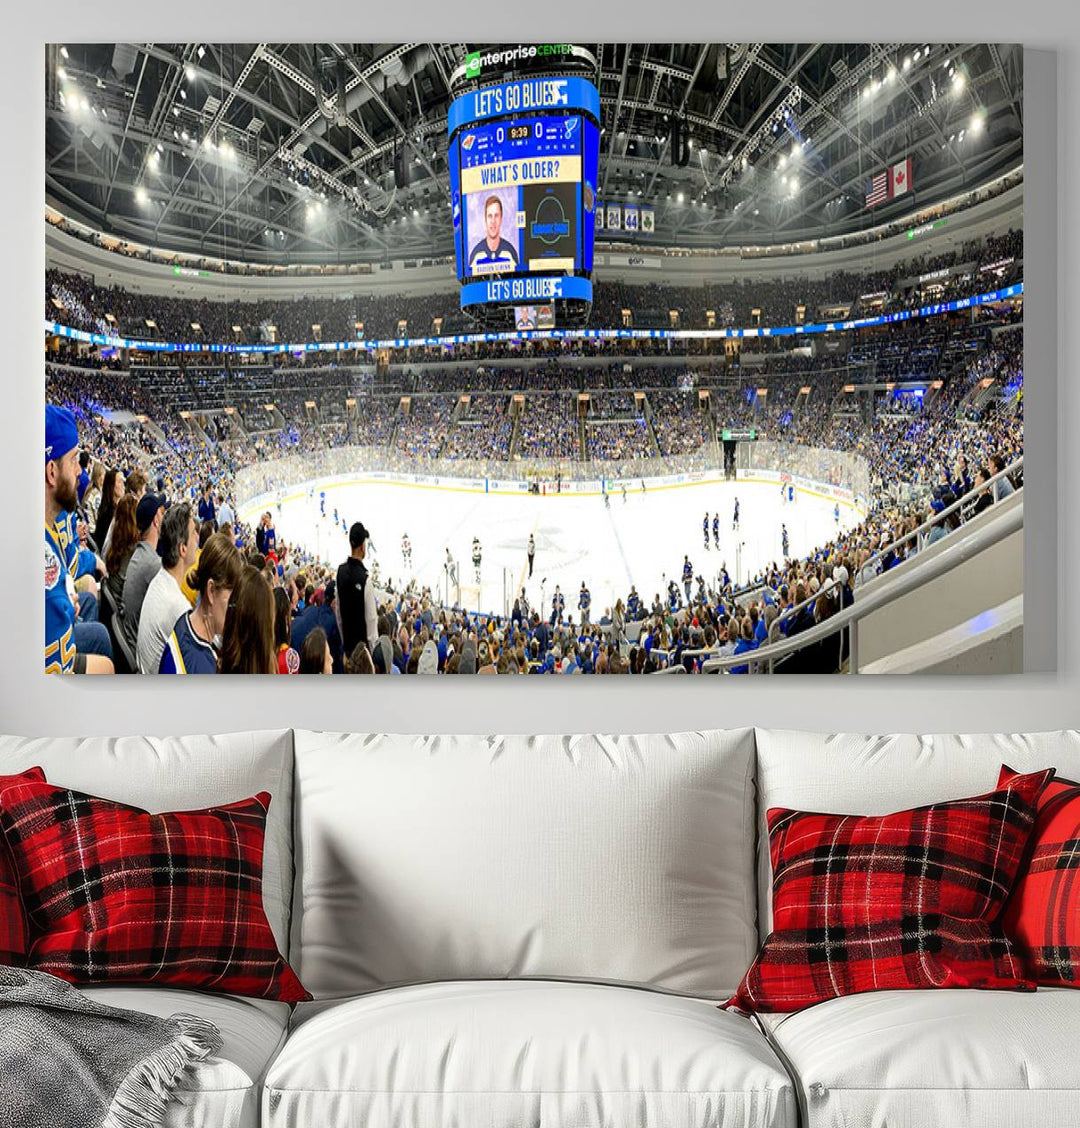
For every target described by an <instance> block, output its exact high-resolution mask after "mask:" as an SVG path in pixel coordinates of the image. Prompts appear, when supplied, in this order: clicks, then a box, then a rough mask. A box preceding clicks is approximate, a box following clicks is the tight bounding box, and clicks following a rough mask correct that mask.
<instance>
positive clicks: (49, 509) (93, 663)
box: [45, 403, 113, 674]
mask: <svg viewBox="0 0 1080 1128" xmlns="http://www.w3.org/2000/svg"><path fill="white" fill-rule="evenodd" d="M78 478H79V430H78V426H77V425H76V423H75V416H74V415H72V413H71V412H70V411H68V410H67V409H66V408H63V407H57V406H56V405H55V404H51V403H50V404H46V406H45V672H46V673H50V674H71V673H87V674H111V673H112V672H113V664H112V644H111V641H110V639H109V633H108V631H107V630H106V629H105V627H104V625H103V624H101V623H84V624H79V623H78V622H77V619H78V615H79V612H78V596H77V595H76V592H75V581H76V580H77V579H78V578H79V577H80V576H83V575H88V574H90V573H91V572H93V571H95V570H99V571H100V572H101V573H102V574H103V575H104V574H105V571H106V570H105V565H104V564H103V563H102V562H101V561H99V560H98V559H97V557H96V556H95V555H94V553H93V552H91V551H90V550H89V549H80V548H79V547H78V539H77V537H76V535H75V525H74V513H75V508H76V506H77V505H78V489H79V486H78Z"/></svg>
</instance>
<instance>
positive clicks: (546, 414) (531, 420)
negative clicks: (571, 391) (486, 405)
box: [517, 392, 581, 459]
mask: <svg viewBox="0 0 1080 1128" xmlns="http://www.w3.org/2000/svg"><path fill="white" fill-rule="evenodd" d="M577 411H578V409H577V397H576V396H571V395H560V394H557V393H550V392H538V393H536V394H535V395H531V396H529V397H528V398H527V399H526V401H525V407H524V410H523V411H522V413H521V416H520V418H519V420H518V440H517V453H518V454H519V455H520V456H521V457H523V458H574V459H580V457H581V446H580V423H579V421H578V414H577Z"/></svg>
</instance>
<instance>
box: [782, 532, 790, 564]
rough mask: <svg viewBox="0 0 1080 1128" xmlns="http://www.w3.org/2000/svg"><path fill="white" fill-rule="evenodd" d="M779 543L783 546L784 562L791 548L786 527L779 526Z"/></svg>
mask: <svg viewBox="0 0 1080 1128" xmlns="http://www.w3.org/2000/svg"><path fill="white" fill-rule="evenodd" d="M780 543H781V544H782V545H783V548H784V559H785V560H786V559H787V558H788V554H789V550H790V548H791V544H790V542H789V540H788V531H787V525H781V526H780Z"/></svg>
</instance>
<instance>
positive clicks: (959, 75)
mask: <svg viewBox="0 0 1080 1128" xmlns="http://www.w3.org/2000/svg"><path fill="white" fill-rule="evenodd" d="M966 83H967V79H966V78H965V77H964V72H963V71H957V72H956V74H954V75H953V80H952V85H953V89H954V90H955V91H956V92H957V94H959V93H960V91H962V90H963V89H964V86H965V85H966Z"/></svg>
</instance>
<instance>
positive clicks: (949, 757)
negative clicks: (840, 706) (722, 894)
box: [756, 729, 1080, 936]
mask: <svg viewBox="0 0 1080 1128" xmlns="http://www.w3.org/2000/svg"><path fill="white" fill-rule="evenodd" d="M756 737H757V823H758V843H757V845H758V858H757V861H758V928H759V931H760V932H761V935H762V936H765V935H766V934H767V933H768V932H770V931H771V930H772V867H771V864H770V860H769V836H768V830H767V827H766V822H765V814H766V811H768V809H769V808H770V807H788V808H792V809H794V810H798V811H821V812H823V813H829V814H855V815H885V814H890V813H891V812H893V811H902V810H905V809H906V808H909V807H918V806H924V805H926V804H929V803H940V802H944V801H946V800H949V799H961V798H963V797H964V796H967V795H978V794H980V793H982V792H986V791H992V790H993V789H994V787H995V786H996V785H997V781H998V775H999V773H1000V771H1001V766H1002V764H1009V765H1010V766H1011V767H1013V768H1015V769H1016V770H1017V771H1018V772H1033V771H1038V770H1040V769H1041V768H1057V770H1058V772H1059V774H1061V775H1063V776H1068V777H1069V778H1070V779H1076V778H1078V774H1080V732H1076V731H1065V732H1039V733H1012V734H1005V733H995V734H988V735H955V734H947V735H922V736H918V735H895V734H894V735H888V736H867V735H864V734H857V733H809V732H792V731H785V730H780V729H757V730H756Z"/></svg>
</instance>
